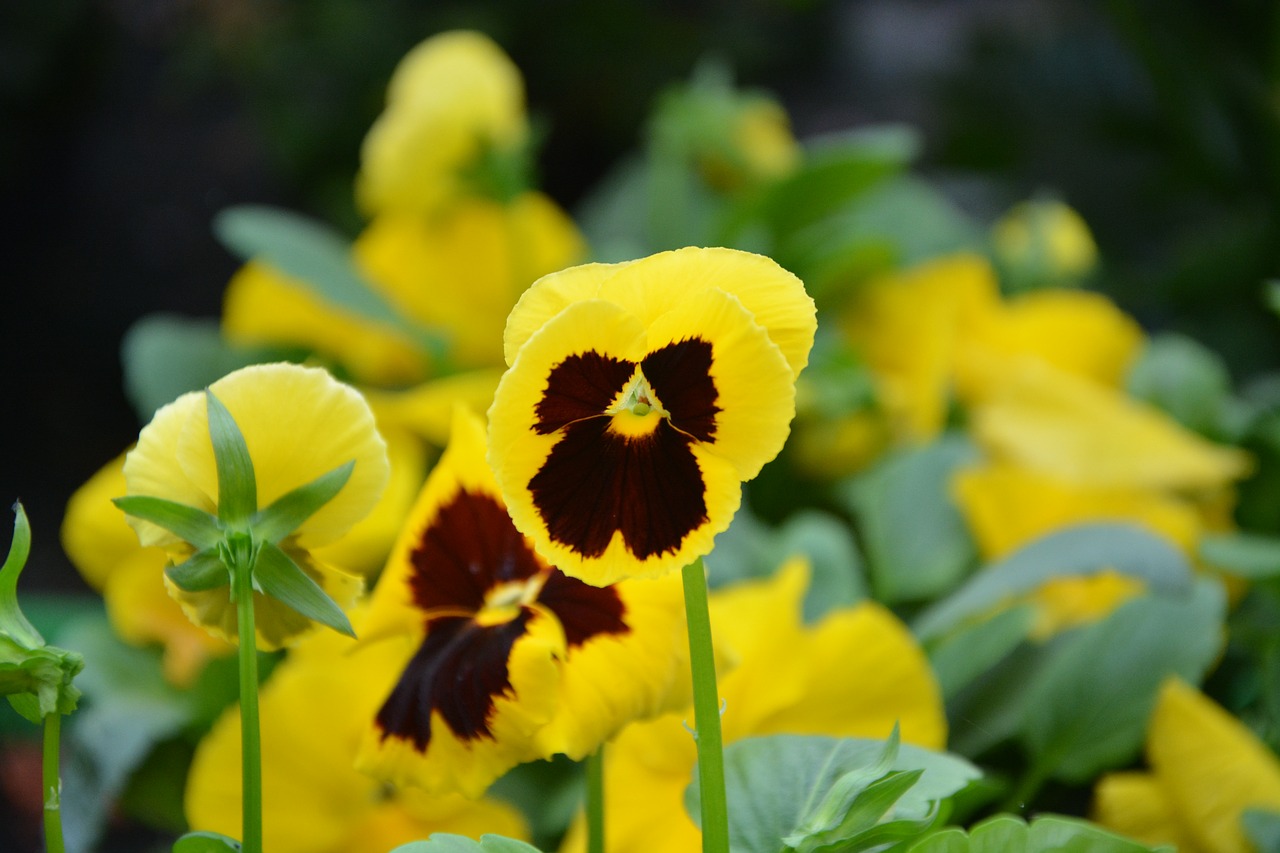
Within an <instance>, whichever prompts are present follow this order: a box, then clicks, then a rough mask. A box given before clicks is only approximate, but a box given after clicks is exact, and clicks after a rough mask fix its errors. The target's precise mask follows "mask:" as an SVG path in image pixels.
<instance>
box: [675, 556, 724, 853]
mask: <svg viewBox="0 0 1280 853" xmlns="http://www.w3.org/2000/svg"><path fill="white" fill-rule="evenodd" d="M682 576H683V580H684V612H685V620H686V621H687V622H688V625H689V662H690V666H691V668H692V670H693V715H694V725H695V726H696V728H697V731H696V733H695V735H694V737H695V739H696V741H697V745H698V787H699V789H700V791H701V799H702V850H703V853H729V803H728V797H727V796H726V795H725V788H724V748H723V746H722V742H721V737H720V695H719V692H718V691H717V690H716V661H715V650H714V649H713V647H712V644H711V614H710V611H709V610H708V608H707V576H706V573H705V572H704V571H703V568H702V560H701V559H698V560H694V561H693V562H692V563H690V564H689V565H687V566H685V567H684V569H683V571H682Z"/></svg>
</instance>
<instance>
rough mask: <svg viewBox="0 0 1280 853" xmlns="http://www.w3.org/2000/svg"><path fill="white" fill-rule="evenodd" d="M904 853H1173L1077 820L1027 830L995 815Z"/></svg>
mask: <svg viewBox="0 0 1280 853" xmlns="http://www.w3.org/2000/svg"><path fill="white" fill-rule="evenodd" d="M902 849H903V851H904V853H1166V851H1167V853H1172V850H1171V849H1170V848H1166V847H1147V846H1146V845H1144V844H1140V843H1138V842H1136V841H1131V840H1129V839H1127V838H1122V837H1120V836H1119V835H1116V834H1115V833H1113V832H1109V831H1107V830H1105V829H1103V828H1102V827H1100V826H1098V825H1097V824H1093V823H1089V822H1088V821H1084V820H1079V819H1077V818H1069V817H1060V816H1058V815H1042V816H1040V817H1037V818H1036V819H1035V820H1033V821H1032V822H1031V824H1030V825H1029V826H1028V825H1027V824H1026V823H1024V822H1023V821H1022V820H1021V819H1020V818H1017V817H1014V816H1012V815H995V816H994V817H991V818H988V819H987V820H985V821H983V822H982V823H979V824H977V825H976V826H974V827H973V828H972V829H971V830H970V831H969V832H968V833H967V834H966V833H965V832H964V830H961V829H957V828H955V827H952V828H949V829H944V830H942V831H940V832H936V833H933V834H930V835H929V836H928V837H926V838H923V839H921V840H919V841H917V842H915V843H914V844H910V845H907V846H906V847H904V848H902Z"/></svg>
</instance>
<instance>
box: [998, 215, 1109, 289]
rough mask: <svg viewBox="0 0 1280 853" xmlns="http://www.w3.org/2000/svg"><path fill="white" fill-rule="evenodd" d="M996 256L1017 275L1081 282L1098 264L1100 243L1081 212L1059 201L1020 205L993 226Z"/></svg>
mask: <svg viewBox="0 0 1280 853" xmlns="http://www.w3.org/2000/svg"><path fill="white" fill-rule="evenodd" d="M991 241H992V244H993V248H994V249H995V253H996V257H997V258H998V259H999V260H1000V262H1001V263H1002V264H1005V265H1007V266H1008V267H1009V269H1010V271H1011V272H1013V273H1014V274H1015V275H1020V276H1023V277H1033V280H1041V281H1045V282H1051V283H1069V282H1072V281H1078V280H1079V279H1081V278H1083V277H1084V276H1085V275H1087V274H1088V273H1089V272H1090V271H1091V270H1092V269H1093V268H1094V266H1095V265H1096V264H1097V263H1098V246H1097V244H1096V243H1094V241H1093V234H1091V233H1090V232H1089V226H1088V225H1087V224H1086V223H1085V221H1084V219H1083V218H1082V217H1081V216H1080V214H1079V213H1076V211H1075V210H1073V209H1072V208H1071V207H1069V206H1067V205H1065V204H1063V203H1062V202H1060V201H1027V202H1022V203H1020V204H1017V205H1015V206H1014V207H1013V209H1012V210H1010V211H1009V212H1008V213H1007V214H1005V215H1004V216H1003V217H1001V218H1000V220H999V221H998V222H996V224H995V226H994V227H993V228H992V229H991Z"/></svg>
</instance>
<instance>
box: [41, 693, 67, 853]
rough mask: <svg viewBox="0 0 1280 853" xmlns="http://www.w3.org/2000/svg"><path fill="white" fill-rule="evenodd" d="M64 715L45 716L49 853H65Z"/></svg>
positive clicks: (45, 821) (54, 713) (46, 823)
mask: <svg viewBox="0 0 1280 853" xmlns="http://www.w3.org/2000/svg"><path fill="white" fill-rule="evenodd" d="M61 730H62V715H61V714H60V713H58V712H57V711H54V712H53V713H52V714H45V715H44V848H45V850H46V851H47V853H63V850H64V846H63V842H62V779H61V778H60V777H59V776H58V743H59V739H60V737H61Z"/></svg>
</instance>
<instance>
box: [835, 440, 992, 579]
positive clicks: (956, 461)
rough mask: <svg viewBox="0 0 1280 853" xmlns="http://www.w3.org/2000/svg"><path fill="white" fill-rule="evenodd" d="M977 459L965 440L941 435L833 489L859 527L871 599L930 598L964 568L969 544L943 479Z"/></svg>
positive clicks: (961, 574) (970, 548) (971, 556)
mask: <svg viewBox="0 0 1280 853" xmlns="http://www.w3.org/2000/svg"><path fill="white" fill-rule="evenodd" d="M975 458H977V450H976V449H975V448H974V447H973V445H972V444H970V443H969V441H968V440H967V439H964V438H961V437H960V436H956V435H949V436H944V437H943V438H941V439H940V440H938V441H937V442H935V443H934V444H932V445H930V446H928V447H925V448H921V449H918V450H907V451H901V452H898V453H895V454H893V455H891V456H889V457H888V458H887V459H885V460H884V461H883V462H881V463H880V464H878V465H876V467H874V468H872V469H871V470H870V471H867V472H865V473H863V474H860V475H859V476H857V477H856V478H854V479H853V480H851V481H849V482H847V483H846V484H844V485H843V486H842V487H841V488H839V489H838V490H837V493H836V497H837V499H839V500H841V501H842V502H843V503H844V505H845V506H846V507H848V508H849V510H850V512H851V513H852V514H853V516H854V519H855V522H856V523H857V525H858V527H859V529H860V530H861V533H862V541H863V544H864V547H865V548H866V554H867V561H868V563H869V565H870V575H871V586H872V589H874V590H875V594H876V598H877V599H879V600H881V601H886V602H889V603H891V604H893V603H898V602H905V601H919V600H925V599H930V598H934V597H936V596H938V595H940V594H942V593H945V592H946V591H947V590H949V589H951V588H952V587H954V586H955V585H956V584H957V583H959V582H960V580H961V579H962V578H963V577H964V575H965V573H966V572H967V571H968V570H969V568H970V566H971V565H972V564H973V560H974V553H975V552H974V546H973V541H972V539H971V538H970V537H969V532H968V528H967V527H966V526H965V523H964V519H963V518H962V517H961V516H960V512H959V510H958V509H957V508H956V506H955V504H954V503H953V502H952V500H951V497H950V490H949V483H950V481H951V475H952V473H953V472H954V471H955V470H956V468H958V467H960V466H962V465H965V464H967V463H969V462H972V461H973V460H974V459H975Z"/></svg>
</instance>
